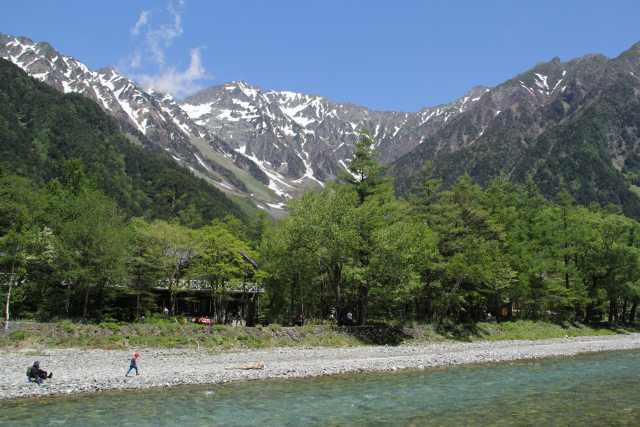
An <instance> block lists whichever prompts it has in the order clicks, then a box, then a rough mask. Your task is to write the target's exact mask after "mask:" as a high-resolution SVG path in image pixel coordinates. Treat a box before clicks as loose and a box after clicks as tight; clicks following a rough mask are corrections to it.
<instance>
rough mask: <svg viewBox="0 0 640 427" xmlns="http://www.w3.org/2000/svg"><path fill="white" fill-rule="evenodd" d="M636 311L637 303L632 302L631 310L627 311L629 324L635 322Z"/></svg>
mask: <svg viewBox="0 0 640 427" xmlns="http://www.w3.org/2000/svg"><path fill="white" fill-rule="evenodd" d="M637 310H638V302H637V301H633V304H631V310H629V323H633V322H635V321H636V311H637Z"/></svg>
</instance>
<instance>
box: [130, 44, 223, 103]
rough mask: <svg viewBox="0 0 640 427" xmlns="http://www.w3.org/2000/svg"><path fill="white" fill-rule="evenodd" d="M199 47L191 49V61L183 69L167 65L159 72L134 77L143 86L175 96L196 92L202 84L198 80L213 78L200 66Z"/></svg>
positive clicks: (179, 96)
mask: <svg viewBox="0 0 640 427" xmlns="http://www.w3.org/2000/svg"><path fill="white" fill-rule="evenodd" d="M201 49H202V47H198V48H195V49H191V51H190V55H191V62H190V64H189V68H187V69H186V70H185V71H178V70H177V69H176V67H167V68H165V69H163V70H162V71H161V72H160V73H157V74H154V75H148V74H140V75H138V76H136V78H137V79H138V81H139V82H140V84H141V85H142V86H143V87H145V88H149V89H153V90H155V91H159V92H163V93H169V94H171V95H172V96H173V97H175V98H181V97H183V96H185V95H188V94H190V93H193V92H196V91H198V90H200V89H202V85H201V84H199V83H198V82H199V81H200V80H203V79H210V78H213V76H211V75H209V74H208V73H207V71H206V70H205V69H204V67H203V66H202V60H201V58H200V50H201Z"/></svg>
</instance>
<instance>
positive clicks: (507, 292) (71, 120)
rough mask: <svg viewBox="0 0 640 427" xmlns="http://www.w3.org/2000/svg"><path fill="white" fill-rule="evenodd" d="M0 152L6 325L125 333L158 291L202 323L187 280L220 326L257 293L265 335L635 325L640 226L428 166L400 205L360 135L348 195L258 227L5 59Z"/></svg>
mask: <svg viewBox="0 0 640 427" xmlns="http://www.w3.org/2000/svg"><path fill="white" fill-rule="evenodd" d="M0 140H1V141H2V146H0V274H2V276H1V277H2V278H3V279H2V281H1V283H2V288H1V290H2V295H3V297H4V299H3V300H4V302H5V318H6V319H7V320H8V319H27V320H31V319H33V320H38V321H51V320H56V319H70V320H81V321H84V322H104V321H133V320H136V319H138V318H139V317H140V316H142V315H149V314H152V313H158V312H160V311H161V310H162V308H163V307H161V306H159V303H158V300H157V298H154V297H153V294H152V293H151V292H150V289H151V288H152V287H154V286H158V285H161V286H164V287H165V288H166V289H167V290H168V292H169V295H170V299H169V307H168V309H169V310H170V312H171V315H189V316H191V315H197V314H198V313H193V312H180V311H179V309H178V306H177V305H176V297H177V296H178V295H181V294H184V293H186V292H187V291H188V289H189V287H190V286H192V284H193V283H198V284H199V285H198V286H200V288H202V289H206V290H207V292H208V298H209V300H210V303H211V305H212V306H214V307H216V312H217V313H222V312H224V311H225V310H226V309H227V307H228V306H227V304H228V302H229V301H230V299H231V291H232V289H231V288H230V286H231V284H232V283H234V282H238V281H241V282H242V283H245V282H251V283H252V284H254V285H255V286H258V287H259V288H261V289H263V290H264V293H263V294H262V295H260V304H259V306H258V307H259V308H258V312H257V313H255V319H256V320H257V321H259V322H260V323H262V324H267V323H279V324H285V325H288V324H293V323H294V322H295V319H296V318H297V317H298V316H299V315H301V314H302V315H303V317H304V318H307V319H315V320H317V321H327V320H328V319H330V318H331V317H333V318H334V319H335V320H336V321H337V322H338V324H343V323H344V322H345V321H346V319H347V317H346V314H347V313H352V314H353V323H354V324H359V325H365V324H371V323H408V322H423V323H430V324H432V325H434V326H435V327H436V328H439V327H441V326H443V325H447V324H457V323H469V322H476V321H481V320H483V319H486V317H487V315H488V314H491V316H493V317H494V318H498V319H501V320H502V319H504V320H508V319H534V320H535V319H546V320H552V321H558V322H567V321H578V322H600V321H608V322H611V323H612V324H615V323H619V322H630V321H633V320H634V319H635V317H636V314H637V307H638V302H640V269H638V268H637V267H638V265H639V262H640V258H639V257H640V242H639V241H638V240H637V237H638V235H639V232H640V226H639V224H638V222H637V221H635V220H634V219H630V218H628V217H626V216H624V215H623V214H622V210H621V208H620V207H619V205H613V204H612V205H607V206H601V205H598V204H596V203H592V204H591V205H589V206H588V207H587V206H584V202H583V201H580V202H583V204H578V203H577V202H576V200H574V199H573V198H572V197H571V196H570V195H569V193H568V192H566V191H559V192H558V193H557V194H556V195H555V196H554V197H553V198H550V197H546V198H545V197H543V196H542V193H541V191H540V189H539V188H538V187H537V186H536V185H535V184H534V181H533V179H532V178H531V177H529V178H528V179H527V180H526V182H525V183H524V184H513V183H510V182H508V181H507V180H506V179H504V178H498V179H494V180H492V181H490V182H488V183H483V186H480V185H478V184H476V183H474V182H473V181H472V179H471V178H470V177H469V176H468V175H461V176H459V177H458V178H457V180H455V181H454V182H453V184H452V185H444V184H443V182H442V181H441V180H440V179H439V178H437V177H436V175H435V172H434V171H435V168H434V167H433V165H431V164H427V166H426V167H425V168H423V169H421V170H420V171H419V172H418V173H416V174H415V175H414V177H413V181H412V182H413V185H412V187H411V188H410V189H409V190H408V191H407V192H406V193H403V194H404V197H398V196H397V195H396V193H395V192H394V187H393V182H392V180H391V179H390V178H389V177H387V176H385V175H384V173H383V168H382V167H381V166H379V164H378V154H377V152H376V151H375V149H374V146H375V141H373V140H372V139H371V138H370V136H369V134H368V133H366V132H363V133H362V134H361V137H360V140H359V142H358V143H357V144H356V153H355V157H354V159H353V161H352V163H351V165H350V167H349V169H350V170H349V172H346V171H345V172H344V173H343V174H342V175H341V177H340V178H341V182H340V183H337V184H334V185H330V186H328V187H327V188H322V189H317V190H310V191H308V192H306V193H305V194H303V195H302V196H301V197H299V198H297V199H294V200H292V201H290V203H289V206H288V213H287V215H286V216H284V217H283V218H281V219H279V220H271V219H269V218H267V217H266V215H263V216H258V217H257V218H249V217H248V216H247V215H246V214H245V213H243V211H241V210H240V209H239V208H238V207H237V205H235V204H234V203H233V202H231V201H230V200H229V199H228V198H227V197H226V196H225V195H224V194H223V193H221V192H219V191H218V190H216V189H215V188H213V187H212V186H210V185H209V184H207V183H206V182H204V181H202V180H200V179H197V178H196V177H194V176H192V175H191V174H190V173H189V172H188V171H187V170H186V169H183V168H181V167H180V166H178V165H177V164H175V162H173V161H172V160H170V159H167V158H165V157H162V156H161V155H159V154H157V153H153V152H150V151H147V150H144V149H142V148H140V147H137V146H135V145H133V144H131V143H129V142H128V140H127V139H126V137H124V136H123V135H122V134H121V133H120V132H119V130H118V128H117V125H116V124H115V123H114V122H113V121H112V120H111V119H110V118H109V117H108V116H106V115H105V113H104V112H103V111H102V110H101V109H100V107H99V106H97V105H96V104H95V103H93V102H92V101H90V100H87V99H85V98H83V97H81V96H79V95H63V94H60V93H59V92H57V91H56V90H55V89H52V88H50V87H48V86H46V85H44V84H42V83H39V82H37V81H36V80H34V79H31V78H29V77H27V76H26V74H24V73H22V72H21V71H20V70H19V69H17V68H16V67H15V66H13V65H11V64H9V63H8V62H6V61H0ZM248 260H251V261H253V260H255V261H256V263H253V262H248ZM132 301H133V303H132ZM217 320H218V321H228V318H227V317H226V316H220V317H219V318H218V319H217ZM348 323H351V321H349V322H348Z"/></svg>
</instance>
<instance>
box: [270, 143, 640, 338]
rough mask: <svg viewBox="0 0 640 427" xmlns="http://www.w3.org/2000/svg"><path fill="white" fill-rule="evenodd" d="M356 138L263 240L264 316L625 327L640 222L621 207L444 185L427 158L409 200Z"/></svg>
mask: <svg viewBox="0 0 640 427" xmlns="http://www.w3.org/2000/svg"><path fill="white" fill-rule="evenodd" d="M372 147H373V142H372V141H371V140H370V139H369V137H368V135H366V134H364V135H363V136H362V140H361V141H360V143H359V145H358V146H357V151H356V157H355V159H354V161H353V163H352V164H351V167H350V170H351V173H352V174H351V175H349V176H345V177H343V178H344V181H345V183H346V185H342V186H332V187H329V188H326V189H322V190H314V191H309V192H307V193H305V194H304V195H303V196H302V197H301V198H300V199H298V200H295V201H293V202H292V203H291V206H290V208H291V210H290V212H289V214H288V215H287V216H286V217H285V218H283V219H282V220H280V221H278V222H277V223H276V224H275V226H274V227H272V228H271V229H269V230H267V232H266V234H265V238H264V239H263V245H262V247H261V252H260V256H261V261H262V267H263V268H264V269H265V270H267V271H268V272H269V274H270V276H269V279H268V280H267V281H266V287H267V290H268V297H269V310H270V313H269V314H271V316H273V317H276V318H279V319H281V320H282V321H287V320H289V319H292V318H293V317H295V316H297V315H298V313H300V312H304V315H305V316H309V317H316V318H323V319H327V318H329V316H330V315H331V314H332V313H335V314H336V315H337V316H338V321H343V320H344V313H346V312H347V311H351V312H353V313H354V314H355V318H356V319H357V321H358V322H359V323H361V324H364V323H365V322H366V321H368V320H374V321H407V320H418V321H425V322H433V323H434V324H436V325H437V326H440V325H441V324H443V323H444V322H451V321H454V322H466V321H476V320H480V319H481V318H482V314H483V312H485V311H486V312H488V313H492V314H493V315H494V316H495V315H498V316H501V317H504V318H510V317H513V316H517V317H519V318H527V319H538V318H541V317H545V318H551V319H555V320H558V321H568V320H569V321H574V320H575V321H587V322H591V321H599V320H609V321H611V322H618V321H630V320H633V319H634V318H635V316H636V311H637V305H638V302H640V270H639V269H638V266H639V261H640V258H639V256H640V243H639V242H638V239H637V236H638V232H639V231H640V227H639V224H638V223H637V222H636V221H635V220H633V219H630V218H627V217H625V216H623V215H622V214H621V213H620V209H619V208H618V207H615V206H609V207H607V208H601V207H600V206H598V205H596V204H593V205H591V206H589V207H583V206H578V205H576V203H575V202H574V200H573V199H572V198H571V197H570V196H569V194H568V193H567V192H565V191H563V192H560V193H559V194H558V195H557V197H556V198H555V199H554V200H547V199H545V198H544V197H543V196H542V195H541V194H540V191H539V190H538V188H537V186H536V185H535V184H534V183H533V181H532V180H531V179H529V180H528V181H527V182H526V184H524V185H513V184H510V183H508V182H507V181H506V180H505V179H502V178H499V179H496V180H494V181H493V182H492V183H491V184H490V185H489V186H488V187H487V188H485V189H482V188H481V187H480V186H478V185H475V184H473V183H472V182H471V179H470V178H469V176H468V175H463V176H461V177H460V178H459V179H458V181H457V183H456V184H455V185H453V186H451V187H450V188H448V189H445V188H442V187H441V181H440V180H439V179H436V178H434V176H433V167H431V166H430V165H428V166H427V167H426V168H425V169H423V170H422V171H421V172H420V174H418V176H417V177H416V180H415V185H414V186H413V188H412V190H411V192H410V194H409V197H408V200H403V199H396V198H395V197H393V196H391V194H392V192H391V187H390V183H389V182H388V181H386V180H384V179H381V178H380V168H379V167H378V166H377V162H376V159H375V151H373V149H372Z"/></svg>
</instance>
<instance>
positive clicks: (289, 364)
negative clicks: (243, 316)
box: [0, 333, 640, 399]
mask: <svg viewBox="0 0 640 427" xmlns="http://www.w3.org/2000/svg"><path fill="white" fill-rule="evenodd" d="M637 348H640V333H630V334H624V335H607V336H593V337H572V338H558V339H549V340H540V341H482V342H473V343H460V342H455V343H453V342H443V343H433V344H427V345H420V346H397V347H387V346H363V347H347V348H320V347H318V348H291V347H288V348H274V349H267V350H247V351H240V352H229V353H220V354H211V353H210V352H208V351H207V350H200V351H198V350H192V349H146V350H145V349H132V350H131V351H128V352H127V351H122V350H100V349H87V350H84V349H48V350H41V351H36V350H33V349H32V350H11V349H4V350H0V359H1V360H2V366H1V368H0V399H8V398H15V397H25V396H39V395H49V394H70V393H81V392H90V391H101V390H117V389H142V388H150V387H169V386H173V385H178V384H210V383H223V382H229V381H246V380H257V379H267V378H294V377H311V376H322V375H335V374H342V373H355V372H371V371H382V370H397V369H409V368H414V369H424V368H428V367H431V366H444V365H458V364H466V363H486V362H498V361H505V360H519V359H533V358H541V357H551V356H570V355H575V354H579V353H587V352H597V351H610V350H629V349H637ZM135 351H138V352H139V353H140V358H139V359H138V366H139V369H140V375H139V376H135V374H134V375H133V376H129V377H125V375H124V374H125V372H126V371H127V369H128V367H129V359H130V358H131V357H132V354H133V353H134V352H135ZM35 360H39V361H40V365H41V367H42V368H43V369H45V370H47V371H52V372H53V379H51V380H49V381H47V386H46V387H39V386H38V385H37V384H35V383H28V382H27V380H26V375H25V371H26V369H27V367H28V366H30V365H32V364H33V362H34V361H35Z"/></svg>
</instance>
